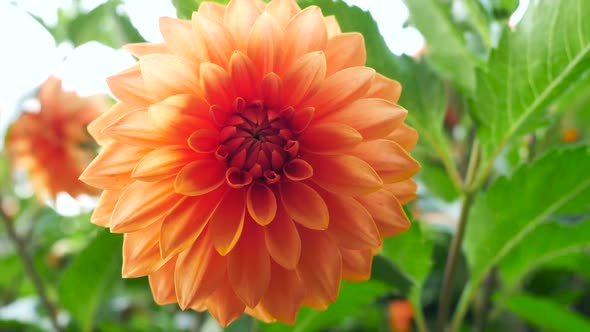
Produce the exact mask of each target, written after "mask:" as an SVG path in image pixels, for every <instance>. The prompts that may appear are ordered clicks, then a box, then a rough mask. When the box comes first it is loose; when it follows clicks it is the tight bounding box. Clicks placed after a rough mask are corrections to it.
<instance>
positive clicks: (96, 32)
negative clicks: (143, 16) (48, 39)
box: [67, 1, 144, 48]
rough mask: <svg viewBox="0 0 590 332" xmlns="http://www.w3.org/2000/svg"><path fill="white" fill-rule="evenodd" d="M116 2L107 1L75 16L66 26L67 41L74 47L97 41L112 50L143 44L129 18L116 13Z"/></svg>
mask: <svg viewBox="0 0 590 332" xmlns="http://www.w3.org/2000/svg"><path fill="white" fill-rule="evenodd" d="M118 5H119V4H118V1H108V2H106V3H104V4H102V5H100V6H98V7H96V8H94V9H93V10H91V11H90V12H88V13H86V14H82V15H79V16H77V17H76V18H75V19H74V20H72V21H71V22H70V23H69V25H68V26H67V33H68V37H69V39H70V40H71V41H72V42H73V43H74V45H75V46H78V45H82V44H84V43H86V42H89V41H93V40H95V41H98V42H101V43H103V44H105V45H108V46H110V47H112V48H120V47H121V46H123V45H125V44H128V43H136V42H143V41H144V39H143V38H142V37H141V35H140V34H139V32H138V31H137V29H135V27H134V26H133V25H132V24H131V21H130V20H129V17H127V16H126V15H122V14H119V13H118V12H117V6H118Z"/></svg>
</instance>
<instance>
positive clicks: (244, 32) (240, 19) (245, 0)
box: [224, 0, 261, 59]
mask: <svg viewBox="0 0 590 332" xmlns="http://www.w3.org/2000/svg"><path fill="white" fill-rule="evenodd" d="M260 13H261V11H260V8H258V6H257V5H256V2H255V1H254V0H233V1H230V3H229V4H228V5H227V8H226V9H225V16H224V23H225V24H224V25H225V26H226V27H227V29H228V30H229V31H230V32H231V34H232V35H233V36H234V38H235V40H236V45H237V47H238V49H239V50H246V45H247V44H248V33H250V30H252V26H254V22H256V20H257V19H258V17H259V16H260ZM251 58H252V59H254V58H253V57H251Z"/></svg>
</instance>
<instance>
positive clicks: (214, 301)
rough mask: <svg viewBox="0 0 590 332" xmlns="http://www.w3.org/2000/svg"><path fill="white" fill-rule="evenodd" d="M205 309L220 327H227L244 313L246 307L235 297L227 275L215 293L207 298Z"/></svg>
mask: <svg viewBox="0 0 590 332" xmlns="http://www.w3.org/2000/svg"><path fill="white" fill-rule="evenodd" d="M207 308H208V309H209V313H211V315H212V316H213V317H214V318H215V320H217V322H218V323H219V324H220V325H221V326H222V327H226V326H228V325H229V324H230V323H231V322H233V321H234V320H236V319H238V318H240V316H241V315H242V314H243V313H244V309H245V308H246V305H245V304H244V302H242V300H240V299H239V298H238V297H237V296H236V293H235V292H234V290H233V289H232V285H231V283H230V281H229V279H228V277H227V274H226V276H225V278H223V280H222V282H221V284H220V285H219V287H217V289H216V290H215V292H213V294H211V296H209V297H208V298H207Z"/></svg>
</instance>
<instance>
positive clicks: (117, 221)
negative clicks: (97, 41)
mask: <svg viewBox="0 0 590 332" xmlns="http://www.w3.org/2000/svg"><path fill="white" fill-rule="evenodd" d="M160 30H161V32H162V35H163V37H164V40H165V43H162V44H133V45H129V46H127V49H128V50H129V51H130V52H132V53H133V54H134V55H135V56H137V57H138V58H139V63H138V64H137V65H136V66H134V67H131V68H129V69H128V70H126V71H124V72H122V73H120V74H118V75H116V76H113V77H111V78H110V79H109V80H108V83H109V85H110V88H111V90H112V92H113V94H114V95H115V96H116V97H117V98H118V99H120V101H121V102H119V103H118V104H117V105H115V106H114V107H113V108H112V109H111V110H110V111H108V112H107V113H105V114H103V115H102V116H101V117H100V118H98V119H97V120H96V121H94V122H93V123H92V124H91V125H90V126H89V130H90V132H91V134H93V136H94V137H95V138H96V139H97V141H98V142H99V143H100V144H101V145H104V149H103V150H102V152H101V153H100V154H99V156H98V157H97V158H96V159H95V160H94V161H93V162H92V164H91V165H90V166H89V167H88V168H87V169H86V171H85V172H84V173H83V175H82V176H81V179H82V180H83V181H85V182H86V183H88V184H90V185H93V186H96V187H99V188H102V189H105V191H104V193H103V194H102V196H101V198H100V202H99V206H98V208H97V209H96V211H95V212H94V214H93V216H92V222H93V223H95V224H98V225H101V226H105V227H110V229H111V231H112V232H116V233H125V240H124V244H123V276H124V277H140V276H145V275H148V276H149V281H150V285H151V289H152V292H153V295H154V298H155V301H156V302H157V303H160V304H165V303H175V302H178V303H179V305H180V307H181V308H183V309H185V308H192V309H195V310H205V309H208V310H209V311H210V312H211V314H212V315H213V316H214V317H215V318H216V319H217V320H218V321H219V322H220V323H221V324H222V325H227V324H229V323H231V322H232V321H233V320H235V319H236V318H238V317H239V316H240V315H241V314H242V313H243V312H244V311H246V313H249V314H251V315H253V316H255V317H257V318H259V319H261V320H265V321H275V320H279V321H282V322H285V323H293V322H294V320H295V317H296V315H297V312H298V310H299V308H300V307H301V306H302V305H306V306H310V307H313V308H317V309H325V308H327V306H328V304H329V303H331V302H334V301H335V300H336V297H337V295H338V290H339V286H340V280H341V279H346V280H352V281H361V280H367V279H368V278H369V277H370V271H371V261H372V256H373V255H374V254H375V253H376V252H377V251H378V250H379V248H380V246H381V239H382V238H383V237H388V236H392V235H395V234H398V233H400V232H402V231H404V230H405V229H407V228H408V226H409V222H408V220H407V217H406V215H405V214H404V212H403V210H402V206H401V204H404V203H406V202H408V201H409V200H411V199H413V198H414V197H415V191H416V185H415V183H414V182H413V181H412V180H411V179H410V177H411V176H412V175H413V174H415V173H416V172H417V171H418V169H419V167H420V166H419V165H418V163H417V162H416V161H415V160H414V159H412V158H411V157H410V155H409V154H408V150H410V149H411V148H412V147H413V146H414V144H415V143H416V140H417V134H416V131H415V130H414V129H412V128H410V127H408V126H407V125H405V124H404V119H405V117H406V113H407V112H406V111H405V110H404V109H403V108H401V107H399V106H397V105H396V104H395V103H396V102H397V100H398V98H399V95H400V92H401V87H400V85H399V83H397V82H395V81H393V80H390V79H388V78H385V77H384V76H382V75H379V74H376V73H375V71H374V70H373V69H370V68H367V67H364V64H365V58H366V56H365V48H364V40H363V36H362V35H360V34H358V33H341V31H340V28H339V26H338V23H337V22H336V20H335V18H334V17H323V15H322V12H321V10H320V8H318V7H316V6H311V7H308V8H306V9H304V10H301V9H300V8H299V7H298V5H297V4H296V2H295V1H294V0H274V1H271V2H270V3H269V4H268V5H265V4H264V3H263V2H262V1H256V0H237V1H236V0H234V1H231V2H230V3H229V5H227V7H225V6H222V5H219V4H216V3H210V2H204V3H202V4H201V6H200V8H199V11H198V12H195V13H194V14H193V17H192V21H184V20H178V19H173V18H162V19H161V21H160Z"/></svg>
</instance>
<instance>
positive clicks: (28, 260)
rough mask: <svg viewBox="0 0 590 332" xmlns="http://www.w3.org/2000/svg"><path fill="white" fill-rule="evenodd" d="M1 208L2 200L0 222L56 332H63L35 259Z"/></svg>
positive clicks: (10, 219) (0, 200) (0, 202)
mask: <svg viewBox="0 0 590 332" xmlns="http://www.w3.org/2000/svg"><path fill="white" fill-rule="evenodd" d="M1 206H2V199H1V198H0V220H1V221H2V223H3V224H4V226H5V228H6V232H7V233H8V237H9V238H10V240H11V241H12V242H13V243H14V246H15V248H16V251H17V253H18V255H19V257H20V259H21V261H22V263H23V266H24V269H25V273H26V274H27V276H28V277H29V278H30V279H31V282H32V283H33V286H34V287H35V290H36V291H37V295H38V296H39V299H40V300H41V305H43V307H45V310H46V311H47V315H48V316H49V320H50V321H51V325H53V328H54V329H55V330H56V331H59V332H61V331H63V329H62V328H61V327H60V325H59V323H58V322H57V315H56V310H55V306H54V305H53V303H51V301H50V300H49V297H48V296H47V291H46V289H45V285H44V284H43V280H42V279H41V276H40V275H39V272H38V271H37V269H36V268H35V265H34V264H33V258H32V257H31V255H30V254H29V253H28V251H27V248H26V245H25V243H24V241H23V240H22V239H21V238H20V237H19V236H18V234H17V233H16V229H15V228H14V223H13V220H12V218H10V217H9V216H8V215H7V214H6V213H5V212H4V210H3V209H2V208H1Z"/></svg>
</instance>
